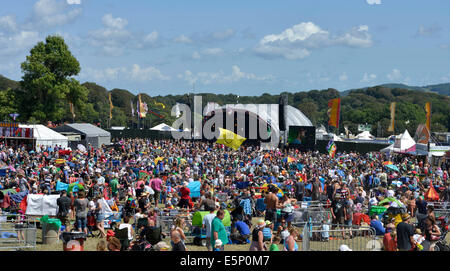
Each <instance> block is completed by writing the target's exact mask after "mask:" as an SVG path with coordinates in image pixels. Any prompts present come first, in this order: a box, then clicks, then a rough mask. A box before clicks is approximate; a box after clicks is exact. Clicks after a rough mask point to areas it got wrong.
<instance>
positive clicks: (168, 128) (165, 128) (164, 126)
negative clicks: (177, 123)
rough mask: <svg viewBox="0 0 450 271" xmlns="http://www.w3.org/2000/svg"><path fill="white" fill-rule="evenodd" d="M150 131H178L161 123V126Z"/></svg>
mask: <svg viewBox="0 0 450 271" xmlns="http://www.w3.org/2000/svg"><path fill="white" fill-rule="evenodd" d="M150 130H153V131H161V132H176V131H178V130H177V129H175V128H173V127H171V126H169V125H167V124H165V123H161V124H159V125H156V126H155V127H153V128H151V129H150Z"/></svg>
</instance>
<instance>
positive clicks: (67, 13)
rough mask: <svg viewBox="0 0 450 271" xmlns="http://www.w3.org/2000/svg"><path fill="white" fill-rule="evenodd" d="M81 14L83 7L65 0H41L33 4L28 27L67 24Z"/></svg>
mask: <svg viewBox="0 0 450 271" xmlns="http://www.w3.org/2000/svg"><path fill="white" fill-rule="evenodd" d="M80 15H81V8H78V7H74V5H72V4H68V2H67V1H64V0H39V1H37V2H36V3H35V4H34V6H33V11H32V14H31V19H30V21H29V23H28V24H27V25H26V28H27V29H35V28H36V27H45V28H46V27H54V26H61V25H65V24H67V23H69V22H71V21H73V20H75V19H76V18H77V17H78V16H80Z"/></svg>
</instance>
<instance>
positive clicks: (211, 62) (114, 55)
mask: <svg viewBox="0 0 450 271" xmlns="http://www.w3.org/2000/svg"><path fill="white" fill-rule="evenodd" d="M448 11H450V1H447V0H429V1H422V0H345V1H344V0H316V1H313V0H308V1H306V0H295V1H294V0H283V1H273V0H272V1H268V0H246V1H235V0H228V1H211V0H190V1H186V0H184V1H179V0H165V1H151V0H132V1H123V0H108V1H106V0H21V1H5V3H3V5H2V9H1V10H0V74H2V75H4V76H7V77H9V78H12V79H14V80H20V78H21V76H22V74H21V70H20V63H21V62H23V61H24V60H25V57H26V55H27V54H29V50H30V49H31V48H32V47H33V46H34V45H35V44H36V43H37V42H38V41H42V40H44V39H45V37H46V36H47V35H50V34H59V35H61V36H63V37H64V38H65V40H66V43H67V44H68V45H69V48H70V50H71V51H72V53H73V54H74V55H75V56H76V57H77V58H78V60H79V61H80V64H81V67H82V71H81V73H80V75H79V76H77V79H78V80H80V81H81V82H85V81H91V82H96V83H98V84H100V85H103V86H105V87H106V88H107V89H112V88H123V89H128V90H130V91H131V92H133V93H135V94H137V93H147V94H149V95H151V96H156V95H166V94H183V93H186V92H188V91H191V90H192V89H193V86H194V85H195V91H196V92H214V93H218V94H227V93H235V94H239V95H260V94H262V93H264V92H268V93H272V94H276V93H280V92H282V91H290V92H296V91H308V90H311V89H325V88H336V89H338V90H341V91H343V90H347V89H352V88H358V87H365V86H373V85H377V84H383V83H405V84H409V85H419V86H424V85H429V84H436V83H448V82H450V64H449V63H450V61H449V60H450V35H449V33H450V29H449V28H450V16H448Z"/></svg>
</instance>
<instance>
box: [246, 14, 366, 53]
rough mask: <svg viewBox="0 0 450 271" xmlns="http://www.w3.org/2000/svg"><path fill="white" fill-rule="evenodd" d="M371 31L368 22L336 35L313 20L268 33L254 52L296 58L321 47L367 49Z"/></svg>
mask: <svg viewBox="0 0 450 271" xmlns="http://www.w3.org/2000/svg"><path fill="white" fill-rule="evenodd" d="M368 31H369V27H368V26H367V25H361V26H359V27H354V28H353V29H351V30H350V31H349V32H347V33H345V34H343V35H334V36H333V35H331V34H330V33H329V32H328V31H326V30H323V29H322V28H320V27H319V26H317V25H315V24H314V23H313V22H303V23H300V24H297V25H294V26H293V27H291V28H288V29H286V30H284V31H283V32H282V33H280V34H271V35H266V36H265V37H263V38H262V39H261V40H260V41H259V44H258V45H257V46H255V47H254V51H255V53H256V54H257V55H259V56H262V57H265V58H277V57H284V58H286V59H291V60H294V59H302V58H305V57H307V56H309V55H310V54H311V51H312V50H314V49H317V48H323V47H329V46H337V45H343V46H350V47H361V48H365V47H370V46H372V40H371V36H370V35H369V33H368Z"/></svg>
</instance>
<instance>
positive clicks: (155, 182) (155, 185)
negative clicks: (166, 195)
mask: <svg viewBox="0 0 450 271" xmlns="http://www.w3.org/2000/svg"><path fill="white" fill-rule="evenodd" d="M161 186H162V180H161V179H160V178H159V174H158V175H157V176H156V178H154V179H152V180H151V183H150V187H151V188H152V189H153V191H155V194H154V195H153V196H154V198H155V206H158V202H159V198H160V195H161Z"/></svg>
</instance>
